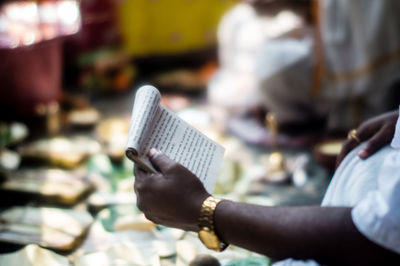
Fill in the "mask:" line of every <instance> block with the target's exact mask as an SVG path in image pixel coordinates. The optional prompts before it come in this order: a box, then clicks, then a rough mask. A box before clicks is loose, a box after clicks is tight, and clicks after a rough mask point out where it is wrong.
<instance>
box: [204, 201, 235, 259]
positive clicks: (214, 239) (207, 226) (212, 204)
mask: <svg viewBox="0 0 400 266" xmlns="http://www.w3.org/2000/svg"><path fill="white" fill-rule="evenodd" d="M222 201H223V200H221V199H216V198H214V197H213V196H209V197H207V198H206V199H205V200H204V201H203V203H202V206H201V210H200V215H199V219H198V226H199V231H198V236H199V238H200V240H201V242H202V243H203V244H204V245H205V246H206V247H207V248H209V249H212V250H214V251H218V252H221V251H223V250H225V248H226V247H227V246H228V245H227V244H226V243H225V242H224V241H223V240H222V239H221V238H220V236H219V234H218V233H217V231H216V226H215V210H216V208H217V206H218V205H219V203H220V202H222Z"/></svg>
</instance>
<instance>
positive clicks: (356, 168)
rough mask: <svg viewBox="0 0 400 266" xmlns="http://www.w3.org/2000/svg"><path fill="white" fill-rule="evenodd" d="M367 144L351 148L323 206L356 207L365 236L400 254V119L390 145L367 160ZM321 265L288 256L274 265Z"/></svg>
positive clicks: (354, 216)
mask: <svg viewBox="0 0 400 266" xmlns="http://www.w3.org/2000/svg"><path fill="white" fill-rule="evenodd" d="M364 145H365V144H364V143H363V144H361V145H359V146H358V147H357V148H355V149H354V150H353V151H351V152H350V153H349V154H348V155H347V156H346V158H345V159H344V160H343V162H342V163H341V164H340V166H339V168H338V169H337V170H336V172H335V175H334V176H333V178H332V181H331V183H330V185H329V187H328V190H327V191H326V194H325V197H324V199H323V201H322V206H346V207H353V209H352V213H351V214H352V219H353V222H354V224H355V226H356V227H357V229H358V230H359V231H360V233H361V234H363V235H364V236H365V237H367V238H368V239H369V240H371V241H372V242H374V243H376V244H378V245H380V246H382V247H384V248H386V249H388V250H391V251H393V252H396V253H398V254H400V119H398V121H397V125H396V131H395V135H394V137H393V140H392V142H391V145H390V146H386V147H384V148H383V149H381V150H380V151H378V152H377V153H375V154H374V155H373V156H371V157H369V158H368V159H366V160H362V159H360V158H359V157H358V155H357V153H358V151H359V150H360V149H361V148H362V147H363V146H364ZM289 265H296V266H300V265H309V266H311V265H318V264H316V262H315V261H296V260H292V259H288V260H285V261H280V262H277V263H275V264H274V266H289Z"/></svg>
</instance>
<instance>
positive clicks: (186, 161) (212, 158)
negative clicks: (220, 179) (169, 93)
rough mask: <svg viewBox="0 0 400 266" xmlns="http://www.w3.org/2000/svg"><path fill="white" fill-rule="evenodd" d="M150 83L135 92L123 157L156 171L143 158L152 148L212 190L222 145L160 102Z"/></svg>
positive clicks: (159, 95)
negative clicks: (184, 168)
mask: <svg viewBox="0 0 400 266" xmlns="http://www.w3.org/2000/svg"><path fill="white" fill-rule="evenodd" d="M160 100H161V94H160V92H159V91H158V90H157V89H156V88H155V87H153V86H149V85H146V86H143V87H141V88H139V90H138V91H137V92H136V96H135V103H134V105H133V110H132V118H131V126H130V129H129V135H128V143H127V149H126V156H127V157H128V158H129V159H131V160H132V161H134V162H135V163H136V164H138V165H139V166H140V167H141V168H142V169H144V170H146V171H148V172H151V173H156V172H157V170H156V169H154V167H153V165H152V164H151V162H150V161H149V158H148V157H147V152H148V151H149V150H150V149H151V148H156V149H159V150H160V151H162V152H163V153H164V154H166V155H167V156H168V157H169V158H171V159H172V160H174V161H176V162H178V163H180V164H182V165H183V166H185V167H186V168H188V169H189V170H190V171H191V172H192V173H194V174H195V175H196V176H197V177H198V178H199V179H200V180H201V181H202V182H203V184H204V186H205V188H206V189H207V191H208V192H209V193H212V192H213V190H214V186H215V182H216V179H217V175H218V171H219V168H220V166H221V162H222V158H223V156H224V148H223V147H222V146H221V145H219V144H217V143H216V142H214V141H212V140H211V139H209V138H207V137H206V136H205V135H204V134H202V133H201V132H200V131H198V130H197V129H195V128H193V127H192V126H190V125H189V124H187V123H186V122H185V121H183V120H182V119H181V118H179V117H178V116H177V115H175V114H174V113H173V112H171V111H170V110H168V109H166V108H165V107H164V106H162V105H160Z"/></svg>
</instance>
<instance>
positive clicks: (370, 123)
mask: <svg viewBox="0 0 400 266" xmlns="http://www.w3.org/2000/svg"><path fill="white" fill-rule="evenodd" d="M398 117H399V113H398V112H397V111H393V112H389V113H385V114H383V115H380V116H378V117H375V118H372V119H369V120H367V121H365V122H364V123H362V124H361V125H360V126H359V127H358V129H357V133H356V136H357V138H358V139H359V140H360V142H364V141H366V144H365V147H364V148H362V149H361V150H360V151H359V152H358V156H359V157H360V158H361V159H366V158H368V157H369V156H371V155H372V154H374V153H375V152H376V151H378V150H379V149H380V148H382V147H383V146H385V145H387V144H389V143H390V141H391V140H392V138H393V136H394V131H395V127H396V121H397V118H398ZM359 144H360V143H359V142H358V141H357V140H356V139H354V138H351V139H348V140H347V141H346V142H345V143H344V144H343V147H342V151H341V152H340V154H339V155H338V158H337V160H336V167H338V166H339V164H340V163H341V162H342V160H343V159H344V157H345V156H346V155H347V154H348V153H349V152H350V151H351V150H352V149H353V148H355V147H356V146H358V145H359Z"/></svg>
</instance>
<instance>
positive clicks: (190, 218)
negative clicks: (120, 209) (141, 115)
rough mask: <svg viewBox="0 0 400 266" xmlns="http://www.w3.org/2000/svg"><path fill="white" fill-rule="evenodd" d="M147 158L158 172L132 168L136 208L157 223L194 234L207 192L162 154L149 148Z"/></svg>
mask: <svg viewBox="0 0 400 266" xmlns="http://www.w3.org/2000/svg"><path fill="white" fill-rule="evenodd" d="M148 156H149V158H150V161H151V163H152V164H153V166H154V167H155V168H156V169H157V170H158V171H159V173H157V174H151V173H147V172H145V171H143V170H142V169H141V168H139V167H138V166H137V165H135V169H134V171H135V184H134V188H135V192H136V197H137V206H138V208H139V209H140V210H141V211H142V212H143V213H144V214H145V216H146V218H147V219H149V220H151V221H153V222H154V223H156V224H162V225H165V226H170V227H175V228H180V229H183V230H187V231H197V230H198V225H197V221H198V217H199V214H200V209H201V205H202V203H203V201H204V200H205V199H206V198H207V197H208V196H209V193H207V191H206V189H205V188H204V186H203V184H202V183H201V181H200V180H199V179H198V178H197V177H196V176H195V175H194V174H193V173H192V172H190V171H189V170H188V169H187V168H185V167H184V166H182V165H181V164H179V163H177V162H174V161H172V160H171V159H169V158H168V157H167V156H166V155H165V154H163V153H161V152H160V151H158V150H155V149H151V150H150V152H149V154H148Z"/></svg>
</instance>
